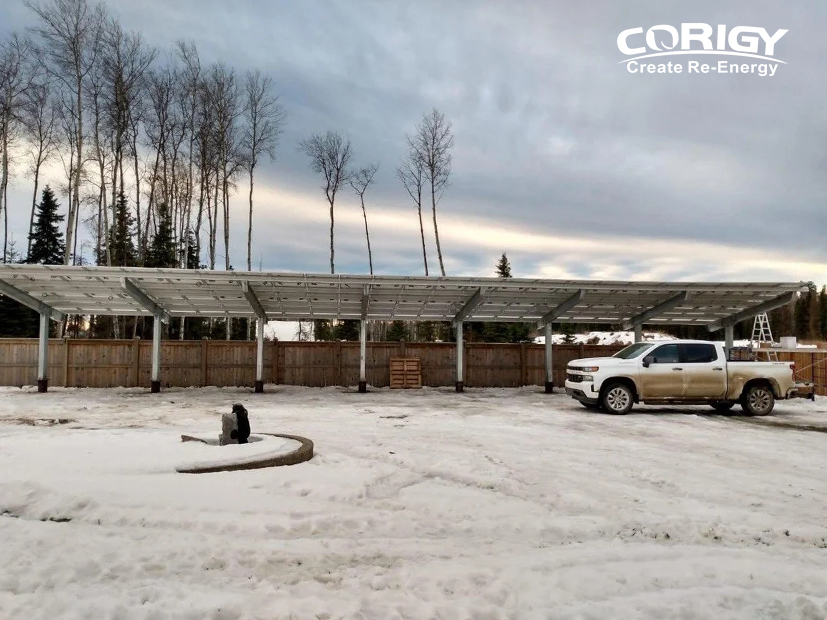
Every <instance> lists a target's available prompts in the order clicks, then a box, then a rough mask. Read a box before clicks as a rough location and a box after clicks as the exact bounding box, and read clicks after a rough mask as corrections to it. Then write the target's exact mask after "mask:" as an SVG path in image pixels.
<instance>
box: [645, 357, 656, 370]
mask: <svg viewBox="0 0 827 620" xmlns="http://www.w3.org/2000/svg"><path fill="white" fill-rule="evenodd" d="M654 361H655V357H654V356H653V355H647V356H646V357H644V358H643V367H644V368H649V364H651V363H652V362H654Z"/></svg>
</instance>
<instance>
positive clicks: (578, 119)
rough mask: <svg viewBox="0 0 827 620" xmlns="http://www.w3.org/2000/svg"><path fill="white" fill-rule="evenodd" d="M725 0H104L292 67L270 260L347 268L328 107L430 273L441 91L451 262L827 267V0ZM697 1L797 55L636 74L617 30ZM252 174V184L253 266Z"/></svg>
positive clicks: (352, 228) (381, 230) (266, 240)
mask: <svg viewBox="0 0 827 620" xmlns="http://www.w3.org/2000/svg"><path fill="white" fill-rule="evenodd" d="M722 4H723V3H720V2H712V1H693V2H668V1H663V0H657V1H655V0H649V1H638V2H630V1H624V2H616V1H594V0H592V1H590V2H576V1H574V0H566V1H563V0H559V1H558V0H554V1H552V0H542V1H541V0H535V1H534V2H527V1H523V0H510V1H509V2H467V1H458V0H441V1H435V2H431V1H430V0H420V1H419V2H415V3H412V2H396V1H394V0H384V1H375V2H374V1H357V0H348V1H345V0H326V1H321V0H318V1H316V0H303V1H302V2H298V1H295V2H286V1H278V0H277V1H273V0H267V1H264V0H234V1H233V2H214V1H212V0H177V1H176V2H171V1H169V0H143V1H142V2H133V1H131V0H129V1H127V0H111V1H110V2H109V3H108V6H109V9H110V11H111V12H112V13H113V14H115V15H117V16H118V17H119V19H120V20H121V22H122V24H123V25H124V26H125V27H126V28H129V29H135V30H140V31H141V32H143V33H144V36H145V38H146V39H147V40H148V41H149V42H150V43H151V44H153V45H155V46H157V47H159V48H161V49H165V50H168V49H170V48H171V47H172V44H173V42H174V41H175V40H177V39H181V38H183V39H190V40H193V41H194V42H196V43H197V45H198V47H199V51H200V53H201V56H202V61H204V62H207V63H208V62H211V61H214V60H223V61H224V62H226V63H227V64H230V65H232V66H234V67H235V68H236V69H238V70H239V71H245V70H247V69H250V68H259V69H261V70H262V71H264V72H265V73H267V74H269V75H270V76H272V78H273V79H274V80H275V82H276V85H277V90H278V92H279V93H280V96H281V101H282V103H283V105H284V107H285V109H286V111H287V114H288V120H287V126H286V130H285V132H284V134H283V136H282V140H281V143H280V145H279V151H278V158H277V160H276V161H275V162H272V163H269V162H268V163H265V164H264V165H263V166H262V168H261V172H260V174H259V175H258V180H257V194H256V199H257V205H258V207H257V211H256V224H255V230H254V254H255V258H254V263H255V267H256V268H258V265H259V264H260V265H261V266H262V268H263V269H265V270H298V271H307V272H325V271H327V270H328V269H329V267H328V249H327V247H328V238H327V234H328V219H327V218H328V213H327V204H326V202H325V199H324V195H323V193H322V190H321V188H320V186H319V180H318V179H317V178H315V177H314V176H313V174H312V173H311V171H310V169H309V167H308V164H307V160H306V158H305V156H304V155H303V154H302V153H301V152H299V150H298V148H297V143H298V141H299V140H301V139H303V138H306V137H307V136H309V135H310V134H311V133H312V132H316V131H324V130H327V129H332V130H335V131H339V132H341V133H343V134H346V135H347V136H348V137H349V138H350V139H351V141H352V143H353V148H354V152H355V159H354V163H355V164H356V165H364V164H367V163H370V162H376V163H378V164H379V173H378V175H377V183H376V185H375V187H374V188H372V189H371V190H370V191H369V193H368V195H367V205H368V211H369V213H368V217H369V223H370V226H371V241H372V245H373V251H374V265H375V270H376V272H377V273H384V274H421V273H422V259H421V248H420V240H419V229H418V223H417V218H416V210H415V208H414V207H413V205H412V204H411V201H410V200H409V199H408V197H407V195H406V194H405V192H404V190H403V188H402V186H401V184H400V183H399V181H398V180H397V178H396V175H395V169H396V166H397V165H398V163H399V159H400V157H401V156H402V154H403V152H404V146H405V133H406V132H411V131H412V130H413V129H414V127H415V125H416V123H417V122H418V121H419V119H420V118H421V116H422V114H423V113H424V112H427V111H428V110H430V109H431V108H433V107H436V108H438V109H439V110H440V111H442V112H444V113H445V115H446V117H447V118H448V119H449V120H450V121H451V122H452V123H453V129H454V135H455V149H454V152H453V157H454V166H453V174H452V179H451V186H450V187H449V189H448V190H447V192H446V193H445V196H444V198H443V200H442V202H441V204H440V205H439V210H438V217H439V231H440V239H441V242H442V246H443V253H444V256H445V264H446V270H447V272H448V275H493V274H492V269H493V265H494V263H495V261H496V259H497V257H498V256H499V254H500V253H501V252H502V251H505V252H507V253H508V256H509V257H510V259H511V261H512V264H513V270H514V275H517V276H537V277H550V278H565V277H595V278H605V279H609V278H611V279H615V278H623V279H682V280H689V279H703V280H718V279H723V280H737V279H749V280H814V281H817V282H820V283H821V282H827V243H825V232H827V210H825V204H824V199H825V190H827V157H825V146H826V145H827V106H825V105H824V94H825V87H824V79H823V73H822V68H823V63H824V61H825V59H827V38H825V37H824V36H823V33H824V27H825V26H827V5H825V4H824V3H815V2H808V3H806V4H804V3H800V2H796V3H778V2H765V1H754V0H750V1H746V0H745V1H742V2H727V3H726V6H725V7H723V6H722ZM682 22H704V23H708V24H712V25H713V27H714V25H717V24H726V25H727V26H728V27H730V28H731V27H734V26H759V27H763V28H765V29H767V30H768V31H769V32H770V33H771V34H772V33H774V32H775V31H776V30H778V29H779V28H784V29H787V30H789V32H788V33H787V34H786V35H785V36H784V37H783V38H782V39H781V40H780V42H779V43H778V44H777V45H776V49H775V57H776V58H779V59H782V60H784V61H786V62H787V63H788V64H786V65H780V66H779V68H778V71H777V73H776V74H775V76H773V77H759V76H758V75H717V74H707V75H702V74H687V73H683V74H681V75H674V74H673V75H658V74H655V75H649V74H643V75H640V74H631V73H629V72H628V71H627V70H626V68H625V67H626V66H625V65H622V64H619V62H620V61H622V60H624V59H625V58H626V57H625V56H624V55H623V54H621V53H620V51H619V50H618V48H617V42H616V41H617V35H618V33H619V32H620V31H621V30H625V29H628V28H634V27H643V29H644V31H645V30H646V29H647V28H649V27H650V26H653V25H656V24H672V25H675V26H676V27H678V28H679V27H680V24H681V23H682ZM31 24H32V15H31V13H30V11H29V10H28V9H27V8H25V6H23V4H22V2H17V1H16V0H11V1H9V2H4V3H2V5H0V36H5V35H6V34H7V33H8V32H9V31H11V30H14V29H24V28H25V27H26V26H27V25H31ZM638 40H642V38H639V39H638ZM667 60H668V59H667ZM682 60H683V62H684V64H685V62H686V60H687V59H686V57H683V59H682ZM701 60H704V59H703V58H701ZM716 61H717V58H716V59H713V60H712V61H711V62H716ZM664 62H665V61H664ZM30 191H31V190H30V182H29V181H28V180H27V179H22V178H19V179H16V180H15V182H14V185H13V187H12V189H11V192H10V202H11V209H12V211H14V212H13V213H12V217H11V223H12V228H13V229H14V230H15V231H16V233H17V234H16V236H17V238H18V239H22V238H23V235H24V232H23V231H24V229H25V219H26V213H27V209H28V207H26V206H24V205H26V203H27V202H28V201H29V200H30V198H29V192H30ZM246 191H247V188H246V185H245V184H242V185H241V186H240V187H239V192H238V194H237V196H236V197H235V205H234V206H235V208H236V212H235V214H234V218H235V220H234V221H235V224H234V226H233V230H232V240H231V244H232V250H231V258H232V262H233V264H234V265H237V266H241V265H243V263H244V252H245V248H244V246H245V241H244V235H245V222H244V217H245V209H246V206H245V200H246ZM16 205H18V206H16ZM336 210H337V228H336V240H337V243H336V251H337V272H343V273H366V272H367V251H366V248H365V242H364V229H363V223H362V221H361V211H360V209H359V205H358V200H357V198H356V196H355V195H354V194H353V193H352V192H350V191H347V192H344V193H343V194H342V195H341V198H340V200H338V201H337V203H336ZM426 232H427V234H428V243H429V261H430V262H431V264H435V263H436V251H435V248H434V243H433V228H432V227H431V226H429V227H428V229H427V231H426Z"/></svg>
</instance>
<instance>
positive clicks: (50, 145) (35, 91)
mask: <svg viewBox="0 0 827 620" xmlns="http://www.w3.org/2000/svg"><path fill="white" fill-rule="evenodd" d="M57 121H58V111H57V105H56V104H55V101H54V100H53V99H52V97H51V95H50V91H49V82H48V80H45V79H41V80H38V81H37V82H36V83H35V84H33V85H32V88H31V89H30V90H29V92H28V93H27V94H26V98H25V103H24V106H23V127H24V131H25V135H26V141H27V142H28V143H29V157H30V163H29V171H30V172H31V174H32V177H33V178H34V190H33V191H32V210H31V214H30V216H29V242H28V245H27V249H26V255H27V256H28V254H29V251H30V250H31V245H32V240H31V234H32V229H33V227H34V213H35V206H36V204H37V191H38V189H39V183H40V169H41V167H42V166H43V164H45V163H46V162H47V161H48V160H49V159H50V158H51V157H52V155H54V153H55V149H56V148H57V135H56V130H57V127H56V125H57Z"/></svg>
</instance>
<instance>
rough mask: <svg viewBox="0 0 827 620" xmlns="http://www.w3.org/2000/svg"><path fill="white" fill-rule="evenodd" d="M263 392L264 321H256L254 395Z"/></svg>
mask: <svg viewBox="0 0 827 620" xmlns="http://www.w3.org/2000/svg"><path fill="white" fill-rule="evenodd" d="M263 391H264V319H263V318H261V317H259V318H258V319H257V320H256V387H255V392H256V394H261V393H262V392H263Z"/></svg>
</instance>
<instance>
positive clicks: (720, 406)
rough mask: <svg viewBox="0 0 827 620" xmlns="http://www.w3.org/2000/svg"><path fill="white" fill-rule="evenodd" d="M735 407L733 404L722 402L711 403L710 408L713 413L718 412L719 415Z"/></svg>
mask: <svg viewBox="0 0 827 620" xmlns="http://www.w3.org/2000/svg"><path fill="white" fill-rule="evenodd" d="M734 406H735V403H732V402H722V403H712V408H713V409H714V410H715V411H719V412H721V413H725V412H727V411H729V410H730V409H732V408H733V407H734Z"/></svg>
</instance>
